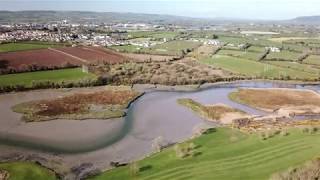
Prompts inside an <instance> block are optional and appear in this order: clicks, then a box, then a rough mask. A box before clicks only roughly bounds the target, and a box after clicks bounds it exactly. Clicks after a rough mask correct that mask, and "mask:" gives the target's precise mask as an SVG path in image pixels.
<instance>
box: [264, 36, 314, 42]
mask: <svg viewBox="0 0 320 180" xmlns="http://www.w3.org/2000/svg"><path fill="white" fill-rule="evenodd" d="M305 39H309V38H308V37H277V38H270V39H269V40H270V41H273V42H283V41H290V40H305Z"/></svg>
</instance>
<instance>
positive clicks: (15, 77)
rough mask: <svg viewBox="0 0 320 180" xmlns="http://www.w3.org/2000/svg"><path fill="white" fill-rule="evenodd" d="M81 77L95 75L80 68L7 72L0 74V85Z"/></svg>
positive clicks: (57, 80)
mask: <svg viewBox="0 0 320 180" xmlns="http://www.w3.org/2000/svg"><path fill="white" fill-rule="evenodd" d="M83 78H95V76H94V75H93V74H87V73H83V72H82V69H81V68H73V69H61V70H53V71H37V72H27V73H18V74H7V75H0V86H8V85H25V86H27V87H30V86H31V85H32V82H33V81H52V82H61V81H73V80H75V81H76V80H81V79H83Z"/></svg>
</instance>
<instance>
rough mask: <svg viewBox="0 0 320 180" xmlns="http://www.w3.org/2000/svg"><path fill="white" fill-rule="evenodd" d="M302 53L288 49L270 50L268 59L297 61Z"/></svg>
mask: <svg viewBox="0 0 320 180" xmlns="http://www.w3.org/2000/svg"><path fill="white" fill-rule="evenodd" d="M301 55H302V54H301V53H297V52H292V51H286V50H283V51H281V52H270V53H269V54H268V56H267V57H266V59H268V60H286V61H297V60H298V58H299V56H301Z"/></svg>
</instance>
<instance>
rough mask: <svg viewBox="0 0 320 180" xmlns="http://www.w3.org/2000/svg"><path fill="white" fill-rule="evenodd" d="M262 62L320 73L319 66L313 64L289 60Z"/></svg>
mask: <svg viewBox="0 0 320 180" xmlns="http://www.w3.org/2000/svg"><path fill="white" fill-rule="evenodd" d="M263 62H264V63H268V64H272V65H276V66H279V67H284V68H290V69H294V70H297V71H304V72H309V73H313V74H318V75H319V74H320V69H319V67H316V66H314V65H309V64H300V63H297V62H289V61H263Z"/></svg>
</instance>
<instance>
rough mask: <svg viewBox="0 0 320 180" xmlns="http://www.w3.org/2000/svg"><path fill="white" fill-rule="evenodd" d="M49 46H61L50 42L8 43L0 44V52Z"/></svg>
mask: <svg viewBox="0 0 320 180" xmlns="http://www.w3.org/2000/svg"><path fill="white" fill-rule="evenodd" d="M49 47H61V46H60V45H51V44H47V43H8V44H0V52H12V51H26V50H33V49H46V48H49Z"/></svg>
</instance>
